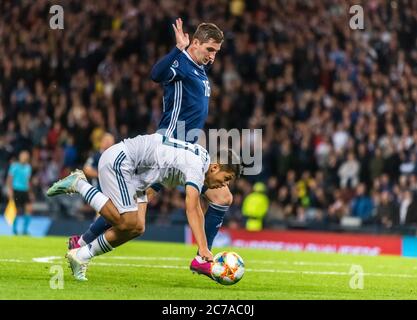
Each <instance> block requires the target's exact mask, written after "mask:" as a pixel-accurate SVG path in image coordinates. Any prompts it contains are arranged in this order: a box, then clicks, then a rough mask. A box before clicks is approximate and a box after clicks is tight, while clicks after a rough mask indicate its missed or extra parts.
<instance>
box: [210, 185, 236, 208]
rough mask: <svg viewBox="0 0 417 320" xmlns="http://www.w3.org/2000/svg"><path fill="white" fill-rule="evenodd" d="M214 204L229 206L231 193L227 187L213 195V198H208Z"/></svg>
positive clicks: (231, 198) (231, 197)
mask: <svg viewBox="0 0 417 320" xmlns="http://www.w3.org/2000/svg"><path fill="white" fill-rule="evenodd" d="M210 201H211V202H213V203H214V204H218V205H220V206H228V207H229V206H231V205H232V203H233V194H232V193H231V192H230V190H229V188H225V189H223V190H221V192H219V193H218V194H216V195H215V196H213V199H210Z"/></svg>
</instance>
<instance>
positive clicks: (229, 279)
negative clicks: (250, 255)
mask: <svg viewBox="0 0 417 320" xmlns="http://www.w3.org/2000/svg"><path fill="white" fill-rule="evenodd" d="M244 273H245V264H244V262H243V259H242V258H241V257H240V256H239V255H238V254H237V253H236V252H226V251H223V252H220V253H218V254H216V255H215V256H214V258H213V265H212V267H211V275H212V277H213V279H214V280H215V281H217V282H218V283H220V284H223V285H232V284H235V283H237V282H239V281H240V279H242V277H243V274H244Z"/></svg>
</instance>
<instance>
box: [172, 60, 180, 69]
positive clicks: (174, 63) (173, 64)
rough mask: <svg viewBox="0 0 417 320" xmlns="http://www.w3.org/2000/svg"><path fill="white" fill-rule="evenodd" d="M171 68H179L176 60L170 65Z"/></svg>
mask: <svg viewBox="0 0 417 320" xmlns="http://www.w3.org/2000/svg"><path fill="white" fill-rule="evenodd" d="M172 66H173V67H174V68H178V66H179V63H178V60H175V61H174V62H173V63H172Z"/></svg>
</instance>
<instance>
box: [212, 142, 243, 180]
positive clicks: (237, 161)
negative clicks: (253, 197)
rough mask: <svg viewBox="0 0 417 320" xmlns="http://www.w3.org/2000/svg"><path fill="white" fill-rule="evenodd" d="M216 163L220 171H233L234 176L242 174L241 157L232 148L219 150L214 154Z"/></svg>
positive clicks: (237, 176)
mask: <svg viewBox="0 0 417 320" xmlns="http://www.w3.org/2000/svg"><path fill="white" fill-rule="evenodd" d="M226 159H227V160H226ZM216 163H218V164H219V165H220V170H221V171H227V172H233V173H234V174H235V177H236V178H239V177H240V176H241V174H242V171H243V165H242V159H241V158H240V156H239V155H238V154H237V153H236V152H235V151H233V149H230V148H229V149H224V150H219V151H218V152H217V156H216Z"/></svg>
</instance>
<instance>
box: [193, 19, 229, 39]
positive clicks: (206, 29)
mask: <svg viewBox="0 0 417 320" xmlns="http://www.w3.org/2000/svg"><path fill="white" fill-rule="evenodd" d="M193 39H198V41H200V42H201V43H206V42H209V40H210V39H213V40H214V42H216V43H221V42H222V41H223V39H224V35H223V31H221V30H220V29H219V27H218V26H216V25H215V24H214V23H200V24H199V25H198V27H197V30H196V31H195V32H194V35H193Z"/></svg>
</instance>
